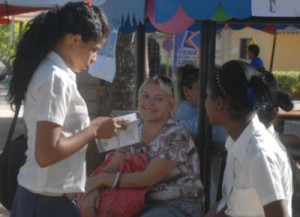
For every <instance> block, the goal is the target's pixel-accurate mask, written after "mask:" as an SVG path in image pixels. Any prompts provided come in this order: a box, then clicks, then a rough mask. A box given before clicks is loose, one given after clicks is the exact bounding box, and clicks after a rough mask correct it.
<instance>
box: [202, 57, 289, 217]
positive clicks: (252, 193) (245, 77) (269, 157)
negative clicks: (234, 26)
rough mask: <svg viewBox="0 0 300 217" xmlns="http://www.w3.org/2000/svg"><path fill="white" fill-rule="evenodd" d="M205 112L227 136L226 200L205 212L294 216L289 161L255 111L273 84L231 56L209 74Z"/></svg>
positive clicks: (256, 216) (269, 97)
mask: <svg viewBox="0 0 300 217" xmlns="http://www.w3.org/2000/svg"><path fill="white" fill-rule="evenodd" d="M206 91H207V99H206V105H205V106H206V110H207V114H208V118H209V121H210V123H211V124H221V125H223V126H224V127H225V128H226V129H227V131H228V133H229V137H228V139H227V141H226V144H225V146H226V149H227V151H228V155H227V162H226V168H225V172H224V179H223V199H222V200H221V201H220V202H219V203H217V204H216V205H215V206H213V207H212V209H211V210H210V211H209V212H208V213H207V214H206V216H236V217H237V216H247V217H250V216H252V217H264V216H266V217H277V216H278V217H279V216H280V217H287V216H289V217H290V216H292V214H291V213H292V212H291V197H292V192H293V189H292V171H291V168H290V164H289V159H288V156H287V155H286V153H285V152H284V151H283V150H282V149H281V147H280V145H279V144H278V143H277V141H276V140H275V139H274V138H273V136H272V135H271V134H270V133H268V131H267V130H266V128H265V126H264V125H263V124H262V123H261V122H260V121H259V120H258V117H257V115H256V112H257V110H258V109H259V107H260V106H264V105H266V104H268V103H269V102H271V101H272V92H271V91H272V88H270V86H269V85H268V84H267V83H266V82H264V80H263V75H262V74H261V73H259V72H257V71H256V70H255V69H254V68H252V67H251V66H250V65H249V64H248V63H245V62H242V61H238V60H232V61H229V62H227V63H225V64H224V65H223V66H222V67H221V68H220V70H218V71H216V72H213V73H212V74H211V75H210V78H209V81H208V87H207V90H206Z"/></svg>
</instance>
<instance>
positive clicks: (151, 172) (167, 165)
mask: <svg viewBox="0 0 300 217" xmlns="http://www.w3.org/2000/svg"><path fill="white" fill-rule="evenodd" d="M176 165H177V162H176V161H173V160H165V159H158V158H157V159H153V160H151V162H150V164H149V165H148V166H147V168H146V169H145V170H144V171H143V172H135V173H125V174H122V175H121V178H120V182H119V185H118V186H119V187H121V188H139V187H147V186H152V185H154V184H155V183H157V182H159V181H160V180H162V179H163V178H164V177H166V176H167V175H168V174H169V173H170V172H171V171H172V170H173V169H175V168H176ZM110 167H113V166H109V165H108V168H107V171H108V170H109V169H110ZM115 178H116V173H100V174H99V175H98V176H95V177H91V178H89V180H88V181H87V184H86V194H88V193H89V192H90V191H92V190H94V189H96V188H98V187H100V186H106V187H112V186H113V183H114V181H115Z"/></svg>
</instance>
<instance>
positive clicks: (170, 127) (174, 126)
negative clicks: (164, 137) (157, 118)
mask: <svg viewBox="0 0 300 217" xmlns="http://www.w3.org/2000/svg"><path fill="white" fill-rule="evenodd" d="M165 134H177V135H185V136H186V137H188V138H192V136H191V135H190V133H189V132H188V130H187V129H186V128H185V127H184V126H183V125H182V124H180V123H179V122H178V121H175V120H173V119H169V120H168V122H167V124H166V130H165Z"/></svg>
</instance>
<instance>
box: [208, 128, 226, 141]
mask: <svg viewBox="0 0 300 217" xmlns="http://www.w3.org/2000/svg"><path fill="white" fill-rule="evenodd" d="M227 137H228V133H227V131H226V129H225V128H224V127H223V126H221V125H214V126H213V128H212V141H213V142H215V143H225V142H226V139H227Z"/></svg>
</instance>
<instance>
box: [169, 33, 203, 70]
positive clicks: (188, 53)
mask: <svg viewBox="0 0 300 217" xmlns="http://www.w3.org/2000/svg"><path fill="white" fill-rule="evenodd" d="M200 37H201V35H200V31H197V32H191V31H185V32H179V33H175V34H174V60H173V69H175V70H176V68H178V67H179V66H182V65H185V64H191V65H195V66H197V67H199V60H200V56H199V55H200Z"/></svg>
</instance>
